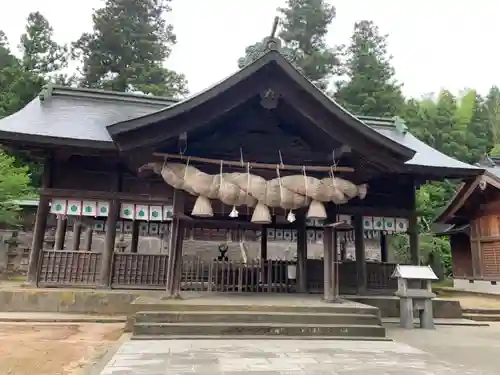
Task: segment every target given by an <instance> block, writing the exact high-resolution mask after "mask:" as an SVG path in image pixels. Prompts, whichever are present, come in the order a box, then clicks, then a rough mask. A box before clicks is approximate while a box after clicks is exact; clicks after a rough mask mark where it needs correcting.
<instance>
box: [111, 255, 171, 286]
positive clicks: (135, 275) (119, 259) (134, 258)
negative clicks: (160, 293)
mask: <svg viewBox="0 0 500 375" xmlns="http://www.w3.org/2000/svg"><path fill="white" fill-rule="evenodd" d="M167 262H168V255H166V254H141V253H115V254H114V257H113V272H112V274H111V287H112V288H116V289H127V288H130V289H164V288H165V285H166V282H167Z"/></svg>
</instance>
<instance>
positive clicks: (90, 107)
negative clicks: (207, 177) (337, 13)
mask: <svg viewBox="0 0 500 375" xmlns="http://www.w3.org/2000/svg"><path fill="white" fill-rule="evenodd" d="M266 66H274V67H275V68H276V67H277V69H279V71H280V72H282V73H283V74H284V75H285V76H286V77H288V78H289V79H290V80H291V81H293V82H295V83H296V84H297V85H299V86H300V87H301V89H302V91H303V92H304V94H307V95H308V97H310V98H313V99H314V100H315V101H316V102H319V103H320V105H321V106H322V107H323V108H326V109H327V110H328V111H330V113H333V114H334V117H336V118H338V119H340V120H341V121H342V123H344V124H347V126H348V127H350V128H351V129H355V131H356V134H359V135H360V136H361V137H363V138H366V139H368V140H369V142H370V144H371V145H378V146H379V147H378V149H383V150H389V151H390V153H391V155H394V156H395V158H396V159H398V158H399V160H400V161H401V162H405V164H406V166H407V168H408V171H409V172H414V173H422V174H426V175H427V176H429V175H430V176H432V173H435V175H436V176H439V177H448V178H462V177H471V176H472V177H473V176H477V175H479V174H481V173H482V172H483V171H484V169H483V168H481V167H476V166H471V165H469V164H466V163H462V162H460V161H458V160H455V159H453V158H450V157H448V156H446V155H444V154H442V153H440V152H439V151H437V150H435V149H433V148H432V147H430V146H428V145H426V144H425V143H423V142H421V141H420V140H418V139H417V138H415V137H414V136H413V135H411V134H410V133H409V132H407V131H406V130H402V129H400V128H398V126H396V123H395V120H394V119H387V118H385V119H384V118H374V117H366V116H354V115H352V114H350V113H349V112H347V111H346V110H344V109H343V108H342V107H341V106H339V105H338V104H337V103H335V102H334V101H333V100H332V99H330V98H329V97H327V96H326V95H325V94H324V93H322V92H321V91H320V90H319V89H317V88H316V87H315V86H314V85H313V84H312V83H310V82H309V81H308V80H307V79H306V78H305V77H304V76H303V75H301V74H300V73H299V72H298V71H297V70H296V69H295V68H294V67H293V66H292V65H291V64H290V63H289V62H288V61H287V60H286V59H285V58H284V57H283V56H282V55H281V54H279V53H278V52H276V51H270V52H268V53H267V54H265V55H264V56H263V57H262V58H260V59H258V60H257V61H255V62H254V63H252V64H250V65H248V66H247V67H245V68H243V69H242V70H240V71H238V72H237V73H236V74H234V75H232V76H230V77H229V78H227V79H225V80H223V81H221V82H219V83H218V84H216V85H214V86H213V87H211V88H209V89H207V90H205V91H203V92H201V93H199V94H196V95H193V96H192V97H190V98H188V99H185V100H183V101H180V102H178V101H176V100H173V99H170V98H164V97H154V96H148V95H142V94H135V93H117V92H110V91H104V90H96V89H79V88H68V87H61V86H49V87H47V88H46V89H45V90H44V91H42V93H40V95H39V96H38V97H36V98H35V99H33V101H31V102H30V103H29V104H28V105H27V106H26V107H24V108H23V109H21V110H20V111H18V112H17V113H15V114H13V115H11V116H8V117H5V118H3V119H0V141H4V142H11V143H17V144H21V145H22V144H37V145H42V146H46V147H49V146H72V147H73V146H74V147H85V148H101V149H109V150H117V145H116V144H115V142H114V140H115V139H114V138H116V137H117V136H119V135H120V134H124V133H127V132H128V131H133V130H134V129H137V128H141V127H143V126H146V127H147V126H148V124H151V123H155V122H161V121H163V120H164V119H166V118H172V117H175V116H177V115H178V114H180V113H186V112H189V111H190V110H191V109H193V108H195V107H197V106H199V105H200V104H201V103H203V102H207V101H210V100H212V99H213V98H214V97H216V96H217V95H219V94H220V92H221V91H224V90H227V89H228V88H230V87H233V86H234V85H237V83H238V82H241V80H243V79H245V78H248V77H250V76H252V74H255V73H256V72H258V71H259V70H260V69H262V68H264V67H266ZM252 77H253V76H252ZM302 91H301V92H302ZM327 125H328V124H327ZM169 130H170V129H169ZM330 131H331V132H332V131H333V130H332V129H330ZM337 132H338V131H337ZM499 173H500V172H499Z"/></svg>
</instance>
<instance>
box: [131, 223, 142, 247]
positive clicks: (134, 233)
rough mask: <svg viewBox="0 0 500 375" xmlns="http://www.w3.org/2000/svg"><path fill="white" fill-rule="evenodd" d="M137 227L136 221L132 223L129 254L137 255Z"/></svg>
mask: <svg viewBox="0 0 500 375" xmlns="http://www.w3.org/2000/svg"><path fill="white" fill-rule="evenodd" d="M139 225H140V222H139V221H138V220H134V221H133V222H132V242H131V243H130V252H131V253H137V251H138V250H139Z"/></svg>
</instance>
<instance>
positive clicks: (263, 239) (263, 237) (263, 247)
mask: <svg viewBox="0 0 500 375" xmlns="http://www.w3.org/2000/svg"><path fill="white" fill-rule="evenodd" d="M260 233H261V234H260V259H261V260H267V226H266V225H263V226H262V229H261V231H260Z"/></svg>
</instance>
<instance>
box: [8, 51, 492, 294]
mask: <svg viewBox="0 0 500 375" xmlns="http://www.w3.org/2000/svg"><path fill="white" fill-rule="evenodd" d="M0 142H1V143H2V145H3V146H4V147H6V148H8V149H16V150H21V151H26V152H29V153H30V154H31V155H32V156H33V157H38V158H43V160H44V163H45V164H44V174H43V186H42V188H41V190H40V201H39V206H38V210H37V213H36V221H35V225H34V233H33V244H32V249H31V254H30V263H29V271H28V279H29V281H30V282H31V283H33V284H36V285H39V286H54V287H57V286H64V287H68V286H79V287H80V286H86V287H104V288H132V289H166V291H167V294H168V295H170V296H177V295H178V294H179V292H180V291H183V290H194V291H218V292H225V291H228V292H266V293H268V292H271V293H278V292H287V293H290V292H300V293H306V292H318V293H324V294H325V297H326V298H332V296H334V295H335V294H338V293H339V292H340V293H358V294H366V293H373V292H378V293H383V292H390V291H391V290H392V291H393V290H395V289H396V287H397V285H395V281H394V280H391V279H390V276H391V274H392V271H393V269H394V264H393V263H390V259H389V258H388V254H387V236H388V235H390V234H392V233H394V232H403V233H407V234H408V236H409V243H410V252H411V261H412V262H413V263H414V264H418V263H419V243H418V225H417V213H416V210H415V189H416V188H418V186H419V185H420V184H423V183H425V182H427V181H429V180H442V179H444V178H453V179H460V180H463V179H475V178H476V177H477V176H479V175H481V174H482V173H483V171H484V169H483V168H480V167H475V166H471V165H468V164H464V163H461V162H459V161H457V160H455V159H452V158H450V157H448V156H446V155H443V154H441V153H440V152H438V151H436V150H434V149H433V148H431V147H429V146H428V145H426V144H424V143H423V142H421V141H419V140H418V139H417V138H415V137H414V136H413V135H411V134H410V133H409V132H408V131H407V129H406V127H405V125H404V123H403V122H402V121H401V120H399V119H395V120H394V119H378V118H369V117H362V116H359V117H356V116H354V115H352V114H350V113H348V112H347V111H346V110H344V109H343V108H342V107H341V106H339V105H338V104H337V103H335V102H334V101H332V99H330V98H329V97H327V96H325V94H323V93H322V92H321V91H320V90H318V89H317V88H316V87H315V86H314V85H313V84H312V83H311V82H309V81H308V80H307V79H306V78H304V76H302V75H301V74H300V73H299V72H298V71H297V70H296V69H295V68H294V67H293V66H292V65H291V64H290V63H289V62H288V61H287V60H286V59H285V58H284V57H283V56H282V55H281V54H280V53H279V52H277V51H276V50H270V51H269V52H267V53H266V54H265V55H264V56H262V57H261V58H260V59H258V60H257V61H255V62H253V63H251V64H250V65H248V66H246V67H245V68H243V69H241V70H239V71H238V72H236V73H235V74H234V75H232V76H230V77H229V78H227V79H225V80H223V81H222V82H220V83H218V84H216V85H215V86H213V87H211V88H209V89H207V90H205V91H203V92H201V93H199V94H197V95H194V96H192V97H190V98H188V99H185V100H182V101H174V100H171V99H167V98H161V97H154V96H145V95H136V94H129V93H116V92H108V91H101V90H90V89H75V88H65V87H56V86H48V87H47V88H45V89H44V90H43V91H42V92H41V93H40V95H39V96H38V97H36V98H35V99H34V100H33V101H32V102H30V103H29V104H28V105H27V106H26V107H24V108H23V109H22V110H20V111H19V112H17V113H15V114H13V115H11V116H9V117H6V118H3V119H1V120H0ZM48 217H51V218H52V219H53V218H54V217H55V218H57V225H56V227H55V228H54V230H51V229H49V228H48V227H47V222H48V220H47V219H48ZM52 221H54V222H55V220H52ZM70 226H71V227H72V229H71V236H72V240H71V241H70V245H68V241H66V240H65V237H67V234H68V236H69V235H70V234H69V233H70V232H69V230H68V229H69V227H70ZM101 232H102V237H103V240H102V241H101V242H99V241H96V240H95V237H96V233H101ZM93 236H94V239H93ZM147 236H153V237H154V236H156V237H158V238H160V239H161V243H162V246H161V249H160V250H159V251H155V252H151V251H149V250H148V247H147V246H142V245H141V246H139V243H141V244H142V243H143V242H139V239H140V238H141V237H147ZM127 239H130V241H127ZM210 241H212V242H210ZM277 241H278V242H279V241H281V242H282V243H287V244H288V245H283V246H282V247H276V246H274V247H273V251H272V252H271V251H270V249H271V247H272V244H273V243H275V242H277ZM374 241H375V242H376V243H377V249H378V251H380V256H379V257H378V258H377V260H376V261H367V258H366V247H367V243H368V242H370V243H373V242H374ZM214 243H215V244H214ZM346 243H347V244H351V243H352V245H353V247H354V254H355V256H354V257H351V258H355V259H349V257H347V256H346ZM97 245H99V246H97ZM292 245H293V246H292ZM317 246H320V250H319V251H316V250H315V251H316V253H317V254H319V255H317V256H311V249H313V248H316V247H317ZM194 248H195V249H194ZM193 249H194V250H193ZM295 249H296V250H295ZM308 249H309V251H308ZM195 250H196V251H195ZM391 293H392V292H391Z"/></svg>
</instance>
